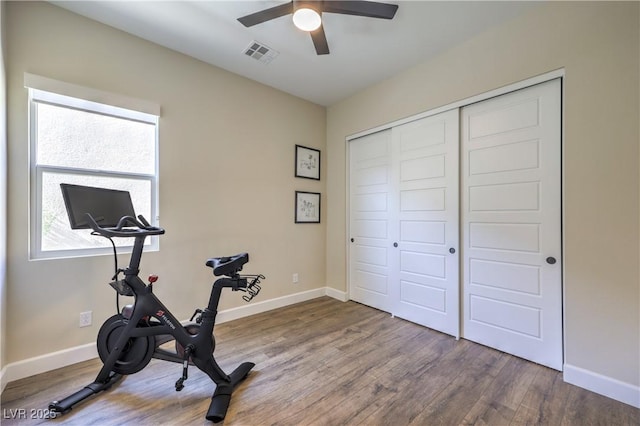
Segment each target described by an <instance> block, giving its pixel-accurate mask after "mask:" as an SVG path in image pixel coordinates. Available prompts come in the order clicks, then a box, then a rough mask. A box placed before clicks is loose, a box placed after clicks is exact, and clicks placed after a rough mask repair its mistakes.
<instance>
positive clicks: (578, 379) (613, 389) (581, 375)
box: [563, 364, 640, 408]
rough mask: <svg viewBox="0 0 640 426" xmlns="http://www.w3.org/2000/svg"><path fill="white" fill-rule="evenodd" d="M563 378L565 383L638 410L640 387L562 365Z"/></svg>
mask: <svg viewBox="0 0 640 426" xmlns="http://www.w3.org/2000/svg"><path fill="white" fill-rule="evenodd" d="M563 377H564V381H565V382H567V383H570V384H572V385H576V386H579V387H581V388H584V389H587V390H590V391H592V392H595V393H598V394H600V395H604V396H606V397H609V398H611V399H615V400H616V401H620V402H624V403H625V404H629V405H631V406H632V407H636V408H640V386H636V385H632V384H630V383H625V382H622V381H620V380H617V379H613V378H611V377H607V376H603V375H602V374H599V373H595V372H593V371H589V370H585V369H584V368H580V367H575V366H573V365H569V364H565V365H564V372H563Z"/></svg>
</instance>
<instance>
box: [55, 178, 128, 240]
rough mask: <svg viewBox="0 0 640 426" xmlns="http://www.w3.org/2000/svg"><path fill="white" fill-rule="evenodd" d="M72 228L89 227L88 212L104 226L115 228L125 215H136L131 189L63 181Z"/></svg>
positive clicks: (65, 203) (63, 192) (65, 200)
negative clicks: (73, 183)
mask: <svg viewBox="0 0 640 426" xmlns="http://www.w3.org/2000/svg"><path fill="white" fill-rule="evenodd" d="M60 188H61V189H62V198H64V205H65V207H66V208H67V215H68V216H69V223H70V224H71V229H89V228H91V227H90V226H89V221H88V219H87V216H86V214H87V213H89V214H90V215H91V216H93V218H94V220H95V221H96V222H97V223H98V225H100V227H102V228H114V227H116V226H117V225H118V221H119V220H120V218H122V217H123V216H132V217H135V216H136V215H135V212H134V210H133V203H132V202H131V195H130V194H129V191H120V190H116V189H106V188H95V187H92V186H82V185H71V184H67V183H61V184H60Z"/></svg>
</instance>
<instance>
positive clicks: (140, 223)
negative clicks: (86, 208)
mask: <svg viewBox="0 0 640 426" xmlns="http://www.w3.org/2000/svg"><path fill="white" fill-rule="evenodd" d="M86 215H87V221H88V224H89V226H90V227H91V229H93V232H95V233H97V234H98V235H102V236H103V237H141V236H145V237H146V236H150V235H162V234H164V229H162V228H159V227H157V226H151V225H150V224H149V222H147V220H146V219H145V218H144V216H142V215H138V219H136V218H135V217H133V216H123V217H121V218H120V220H119V221H118V224H117V225H116V226H115V228H102V227H101V226H100V225H98V222H97V221H96V219H94V218H93V216H91V214H89V213H86ZM128 225H134V226H135V228H128V227H127V226H128Z"/></svg>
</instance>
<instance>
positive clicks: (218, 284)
mask: <svg viewBox="0 0 640 426" xmlns="http://www.w3.org/2000/svg"><path fill="white" fill-rule="evenodd" d="M94 223H95V222H94ZM96 227H97V224H96ZM156 229H159V228H156ZM162 232H164V231H162ZM148 235H155V234H154V233H147V232H144V231H143V230H141V231H140V232H137V233H135V242H134V246H133V251H132V253H131V259H130V261H129V267H128V268H126V269H125V270H124V271H123V272H124V276H125V278H124V281H125V283H126V286H128V287H129V288H130V289H131V291H132V292H133V296H134V306H133V312H132V313H131V316H130V317H129V318H125V317H124V316H123V317H122V319H123V321H125V323H126V325H125V327H124V328H123V330H122V332H121V333H120V335H119V337H118V338H117V340H116V342H115V343H114V345H113V348H112V349H111V351H110V352H109V355H108V356H107V359H106V360H104V365H103V367H102V368H101V369H100V372H99V373H98V376H97V377H96V379H95V381H94V382H93V383H91V384H89V385H87V386H85V387H84V388H83V389H81V390H79V391H77V392H76V393H74V394H72V395H70V396H68V397H66V398H64V399H63V400H61V401H54V402H52V403H51V404H50V405H49V408H50V409H51V410H53V411H56V412H60V413H66V412H68V411H69V410H71V408H72V406H73V405H75V404H77V403H79V402H81V401H83V400H84V399H86V398H88V397H90V396H92V395H94V394H97V393H99V392H101V391H103V390H106V389H109V388H110V387H111V386H112V385H113V384H114V383H115V382H117V381H118V380H119V379H120V378H121V377H122V375H121V374H117V373H115V372H113V371H112V369H113V367H114V366H115V365H116V363H117V362H118V360H119V358H120V356H121V354H122V352H123V350H124V349H125V348H126V346H127V343H128V341H129V340H130V339H132V338H136V337H149V336H159V335H171V336H173V337H174V338H175V340H176V341H177V342H178V343H179V344H180V345H182V347H183V348H185V351H186V355H185V357H180V356H179V355H178V354H171V353H169V352H166V351H163V350H161V349H159V348H158V347H157V345H156V346H155V348H154V354H153V357H156V358H159V359H162V360H165V361H172V362H178V363H180V362H184V364H185V369H186V361H185V359H188V358H189V357H190V359H191V361H192V362H193V363H194V364H195V365H196V367H198V368H199V369H200V370H202V371H203V372H204V373H206V374H207V375H208V376H209V377H210V378H211V380H213V381H214V382H215V384H216V389H215V391H214V393H213V396H212V397H211V404H210V406H209V410H208V412H207V414H206V418H207V419H208V420H211V421H214V422H219V421H221V420H223V419H224V417H225V415H226V412H227V408H228V406H229V403H230V400H231V393H232V391H233V388H234V387H235V386H236V385H237V384H238V383H239V382H240V381H242V380H243V379H244V378H245V377H246V376H247V374H248V373H249V371H250V370H251V369H252V368H253V367H254V364H253V363H251V362H245V363H242V364H240V366H238V367H237V368H236V369H235V370H234V371H233V372H232V373H231V374H226V373H225V372H224V371H223V370H222V369H221V368H220V366H219V365H218V363H217V362H216V360H215V358H214V357H213V351H214V349H215V340H214V338H213V327H214V324H215V319H216V315H217V307H218V302H219V300H220V296H221V293H222V289H223V288H226V287H231V288H232V289H234V290H238V289H240V290H243V289H247V279H246V277H242V276H240V275H238V274H237V272H236V273H235V274H234V276H232V277H221V278H218V279H217V280H216V281H215V282H214V283H213V286H212V288H211V296H210V298H209V304H208V306H207V307H206V308H205V309H204V311H203V312H202V313H201V317H200V319H201V322H200V326H199V329H198V332H197V333H196V334H190V333H188V332H187V331H186V329H185V328H184V327H183V326H182V324H181V323H180V321H178V319H177V318H176V317H174V316H173V314H171V312H170V311H169V310H168V309H167V308H166V306H164V304H163V303H162V302H160V300H159V299H158V298H157V297H156V296H155V294H153V292H152V285H146V284H145V283H144V282H143V281H142V280H141V279H140V277H138V274H139V272H140V270H139V266H140V260H141V258H142V252H143V248H144V241H145V238H146V237H147V236H148ZM117 236H124V235H123V234H122V233H121V234H118V235H117ZM131 236H134V235H131ZM145 317H154V318H156V319H157V320H159V321H160V324H153V325H151V326H149V325H146V324H145V323H144V322H143V321H142V320H143V318H145ZM183 379H186V370H185V373H183ZM176 389H177V390H179V389H178V384H177V383H176Z"/></svg>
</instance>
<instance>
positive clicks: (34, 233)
mask: <svg viewBox="0 0 640 426" xmlns="http://www.w3.org/2000/svg"><path fill="white" fill-rule="evenodd" d="M25 87H27V89H28V93H29V147H30V155H29V168H30V174H29V176H30V184H29V189H30V202H31V205H30V206H29V214H30V224H29V230H30V239H29V240H30V241H29V244H30V247H29V257H30V259H31V260H39V259H55V258H68V257H82V256H96V255H105V254H113V249H112V248H111V247H110V246H109V247H95V248H78V249H65V250H45V251H43V250H42V226H43V225H42V176H43V173H46V172H55V173H58V174H69V175H76V176H77V175H82V176H87V175H91V176H101V177H113V178H127V179H134V180H144V181H148V182H150V187H151V194H150V198H151V199H150V201H151V217H150V218H146V219H147V220H149V222H151V224H152V225H154V226H158V224H159V215H158V205H159V203H158V192H159V189H158V175H159V144H158V141H159V112H160V108H159V106H156V105H154V104H152V103H149V102H146V101H141V100H137V99H133V98H127V97H124V96H120V95H114V94H111V93H106V92H101V91H97V90H94V89H89V88H84V87H81V86H76V85H71V84H68V83H64V82H59V81H56V80H51V79H48V78H45V77H40V76H35V75H32V74H27V73H25ZM39 103H46V104H51V105H56V106H60V107H63V108H72V109H76V110H81V111H86V112H89V113H97V114H102V115H108V116H113V117H117V118H122V119H128V120H133V121H140V122H144V123H148V124H153V125H154V126H155V164H154V173H153V174H148V173H129V172H114V171H106V170H96V169H83V168H77V167H59V166H49V165H39V164H37V161H36V160H37V128H36V127H37V124H36V123H37V104H39ZM96 238H98V237H96ZM118 240H120V241H119V242H122V239H118ZM127 243H129V241H127ZM132 247H133V239H131V241H130V244H126V245H123V246H118V252H119V253H122V252H130V251H131V249H132ZM145 250H147V251H158V250H159V237H158V236H152V237H150V238H148V239H147V245H146V246H145Z"/></svg>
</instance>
